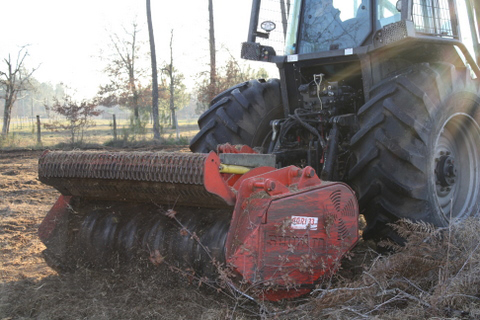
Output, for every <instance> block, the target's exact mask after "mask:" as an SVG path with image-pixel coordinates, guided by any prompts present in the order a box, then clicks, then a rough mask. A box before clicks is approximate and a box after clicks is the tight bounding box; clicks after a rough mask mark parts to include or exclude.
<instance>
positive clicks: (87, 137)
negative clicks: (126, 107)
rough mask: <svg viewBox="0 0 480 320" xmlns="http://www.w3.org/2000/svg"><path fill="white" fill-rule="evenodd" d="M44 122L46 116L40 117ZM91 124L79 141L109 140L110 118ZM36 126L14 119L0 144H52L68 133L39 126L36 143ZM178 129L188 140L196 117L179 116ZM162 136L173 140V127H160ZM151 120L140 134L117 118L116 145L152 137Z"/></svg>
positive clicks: (194, 131) (66, 137) (63, 139)
mask: <svg viewBox="0 0 480 320" xmlns="http://www.w3.org/2000/svg"><path fill="white" fill-rule="evenodd" d="M43 121H45V122H46V123H48V122H49V120H43ZM94 123H95V125H94V126H93V127H90V128H87V130H86V131H85V134H84V138H83V143H84V144H86V145H94V144H95V145H104V144H112V142H113V125H112V121H111V120H102V119H97V120H95V121H94ZM36 130H37V128H36V124H35V123H32V122H20V121H19V120H16V121H15V119H14V121H13V122H12V125H11V128H10V134H9V136H8V139H6V140H4V141H2V140H0V148H4V149H5V148H13V149H18V148H33V149H40V148H52V147H54V146H57V145H59V144H65V143H69V141H70V136H69V133H68V132H67V131H58V132H56V131H48V130H46V129H44V128H43V126H42V127H41V133H42V134H41V144H40V145H39V144H38V143H37V131H36ZM179 132H180V139H181V141H184V142H188V141H190V140H191V139H192V138H193V137H194V136H195V134H197V132H198V125H197V123H196V120H189V121H187V120H180V121H179ZM162 138H163V142H164V143H170V144H172V143H175V142H176V130H174V129H171V128H169V127H164V128H163V133H162ZM152 140H153V130H152V124H150V123H148V124H147V125H146V127H145V132H144V133H143V134H140V133H136V134H135V135H134V134H133V131H132V130H131V129H130V127H129V120H128V119H119V120H117V143H116V145H114V146H116V147H121V146H122V144H123V145H125V144H132V143H133V142H135V141H152Z"/></svg>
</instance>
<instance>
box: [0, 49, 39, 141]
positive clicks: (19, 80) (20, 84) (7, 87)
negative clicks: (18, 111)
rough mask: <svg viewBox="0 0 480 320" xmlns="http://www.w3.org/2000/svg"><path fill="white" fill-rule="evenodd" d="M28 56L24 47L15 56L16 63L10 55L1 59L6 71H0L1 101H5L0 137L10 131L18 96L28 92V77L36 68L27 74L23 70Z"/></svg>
mask: <svg viewBox="0 0 480 320" xmlns="http://www.w3.org/2000/svg"><path fill="white" fill-rule="evenodd" d="M27 56H28V50H27V49H26V47H25V46H24V47H22V48H21V49H20V50H19V51H18V54H17V59H16V61H13V60H12V58H11V56H10V54H9V55H8V58H5V59H3V61H4V62H5V66H6V71H2V70H0V88H1V89H2V91H3V94H2V96H0V98H1V99H4V100H5V109H4V112H3V128H2V136H7V135H8V132H9V130H10V120H11V116H12V108H13V104H14V103H15V101H16V100H17V97H18V94H19V93H20V92H22V91H26V90H28V88H29V86H30V82H29V80H30V77H31V76H32V74H33V72H35V70H36V68H34V69H32V70H31V71H30V72H27V71H26V69H25V64H24V63H25V58H26V57H27Z"/></svg>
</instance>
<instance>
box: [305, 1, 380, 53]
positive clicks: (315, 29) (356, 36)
mask: <svg viewBox="0 0 480 320" xmlns="http://www.w3.org/2000/svg"><path fill="white" fill-rule="evenodd" d="M371 28H372V26H371V9H370V1H369V0H363V1H362V0H305V1H304V2H303V7H302V10H301V19H300V30H299V38H298V41H297V46H298V48H297V53H311V52H322V51H329V50H338V49H346V48H355V47H358V46H361V45H362V43H363V42H364V41H365V39H366V38H367V36H368V34H369V33H370V31H371Z"/></svg>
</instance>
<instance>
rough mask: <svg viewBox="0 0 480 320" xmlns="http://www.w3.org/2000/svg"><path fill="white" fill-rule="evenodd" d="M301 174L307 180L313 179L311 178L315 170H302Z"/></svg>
mask: <svg viewBox="0 0 480 320" xmlns="http://www.w3.org/2000/svg"><path fill="white" fill-rule="evenodd" d="M303 174H304V175H305V177H307V178H313V176H314V175H315V170H313V168H311V167H307V168H305V169H304V171H303Z"/></svg>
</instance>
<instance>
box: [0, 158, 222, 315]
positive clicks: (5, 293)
mask: <svg viewBox="0 0 480 320" xmlns="http://www.w3.org/2000/svg"><path fill="white" fill-rule="evenodd" d="M40 155H41V151H15V152H4V151H0V319H1V320H7V319H8V320H10V319H221V318H224V317H225V316H227V314H228V313H229V311H228V309H226V308H225V305H224V303H223V302H222V301H221V300H220V301H219V299H218V296H215V295H211V294H210V295H209V294H208V293H205V292H203V293H202V292H200V291H197V290H195V289H194V290H192V288H191V287H189V286H188V285H187V284H185V283H178V282H177V281H175V282H174V281H169V279H168V278H167V279H166V278H165V276H166V275H165V274H164V273H162V274H158V275H152V274H149V275H146V274H139V275H136V274H129V275H125V274H122V275H119V274H115V273H113V272H111V273H108V272H99V273H95V272H92V271H88V270H80V271H78V272H77V273H75V274H69V275H59V274H57V273H56V272H55V271H53V270H52V269H50V268H49V267H48V266H47V265H46V264H45V262H44V260H43V257H42V255H41V252H42V251H43V250H44V249H45V247H44V245H43V244H42V243H41V241H40V240H39V239H38V236H37V230H38V226H39V225H40V223H41V221H42V220H43V218H44V216H45V215H46V213H47V212H48V210H49V209H50V207H51V206H52V205H53V204H54V202H55V201H56V199H57V198H58V196H59V193H58V192H57V191H56V190H55V189H53V188H51V187H49V186H46V185H44V184H42V183H41V182H39V181H38V180H37V162H38V158H39V157H40ZM167 277H169V276H168V275H167Z"/></svg>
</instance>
